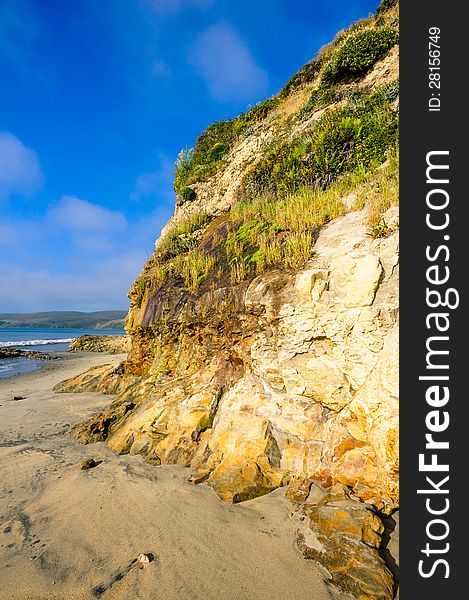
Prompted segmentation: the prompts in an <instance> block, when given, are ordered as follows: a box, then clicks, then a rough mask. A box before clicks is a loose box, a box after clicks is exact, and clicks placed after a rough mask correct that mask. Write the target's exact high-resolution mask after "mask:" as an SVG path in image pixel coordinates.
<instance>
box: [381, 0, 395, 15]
mask: <svg viewBox="0 0 469 600" xmlns="http://www.w3.org/2000/svg"><path fill="white" fill-rule="evenodd" d="M396 4H397V0H381V2H380V3H379V6H378V8H377V9H376V14H379V13H382V12H385V11H386V10H388V8H391V7H392V6H395V5H396Z"/></svg>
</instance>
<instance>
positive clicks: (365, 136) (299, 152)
mask: <svg viewBox="0 0 469 600" xmlns="http://www.w3.org/2000/svg"><path fill="white" fill-rule="evenodd" d="M389 94H390V86H385V89H384V91H383V89H380V90H378V91H377V92H376V93H375V94H373V95H372V96H371V97H367V98H364V99H362V100H355V99H354V100H353V101H349V103H348V105H347V106H345V107H344V108H336V109H335V110H331V111H329V112H326V113H325V114H324V115H323V116H322V117H321V119H319V120H318V121H317V123H315V125H314V127H313V128H312V129H311V130H310V131H309V132H308V133H307V134H304V135H303V136H302V137H301V138H299V139H295V140H293V141H291V142H284V143H282V144H280V145H276V146H273V147H272V148H271V149H270V150H269V151H267V152H266V154H265V155H264V157H263V158H262V159H261V160H260V161H259V163H258V164H257V165H255V166H254V167H253V168H252V169H251V170H250V171H248V172H247V173H246V175H245V176H244V179H243V183H244V186H245V189H246V191H247V193H248V194H249V195H259V194H263V193H266V192H271V193H274V194H279V195H280V196H282V195H285V194H288V193H289V192H292V191H295V190H297V189H298V188H300V187H301V186H304V185H310V186H319V187H322V188H325V187H327V186H328V185H330V183H331V182H332V181H334V179H336V178H337V177H338V176H339V175H340V174H341V173H344V172H347V171H353V170H355V169H357V168H359V167H370V166H371V165H372V164H373V163H375V162H382V161H383V160H385V158H386V153H387V151H388V150H389V149H390V148H392V147H394V146H395V145H396V143H397V138H398V116H397V114H396V113H395V112H394V111H392V110H391V109H390V106H389V104H390V103H389V101H388V100H387V97H388V96H389Z"/></svg>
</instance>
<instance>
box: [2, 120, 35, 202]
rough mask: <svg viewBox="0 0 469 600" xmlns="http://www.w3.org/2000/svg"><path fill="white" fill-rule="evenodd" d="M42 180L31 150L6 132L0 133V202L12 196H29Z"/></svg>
mask: <svg viewBox="0 0 469 600" xmlns="http://www.w3.org/2000/svg"><path fill="white" fill-rule="evenodd" d="M43 179H44V177H43V175H42V173H41V168H40V166H39V160H38V158H37V156H36V154H35V153H34V152H33V150H31V149H30V148H28V147H27V146H25V145H24V144H23V143H22V142H21V141H20V140H19V139H18V138H17V137H15V136H14V135H13V134H11V133H9V132H8V131H0V200H1V199H3V200H4V199H6V198H8V197H9V196H11V195H12V194H20V195H24V196H29V195H31V194H33V193H34V192H35V191H37V190H38V189H39V187H40V186H41V184H42V182H43Z"/></svg>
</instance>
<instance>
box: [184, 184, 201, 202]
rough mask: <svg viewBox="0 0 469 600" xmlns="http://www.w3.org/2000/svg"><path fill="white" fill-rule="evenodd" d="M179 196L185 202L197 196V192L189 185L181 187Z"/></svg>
mask: <svg viewBox="0 0 469 600" xmlns="http://www.w3.org/2000/svg"><path fill="white" fill-rule="evenodd" d="M181 197H182V199H183V200H184V201H185V202H190V201H191V200H194V199H195V198H196V197H197V194H196V193H195V192H194V190H193V189H192V188H190V187H183V188H182V190H181Z"/></svg>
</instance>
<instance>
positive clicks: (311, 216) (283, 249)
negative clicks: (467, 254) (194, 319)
mask: <svg viewBox="0 0 469 600" xmlns="http://www.w3.org/2000/svg"><path fill="white" fill-rule="evenodd" d="M398 162H399V161H398V155H397V152H392V153H391V154H390V157H389V158H388V160H387V161H386V162H385V163H384V164H382V165H379V166H376V165H375V166H374V168H372V169H364V168H359V169H356V171H355V172H353V173H348V174H345V175H343V176H342V177H341V178H340V179H338V180H337V181H336V182H334V183H333V184H332V185H330V186H329V187H328V188H327V189H326V190H321V189H320V188H312V187H308V186H304V187H301V188H300V189H298V190H296V191H295V192H292V193H290V194H287V195H286V196H284V197H283V198H277V197H276V196H274V195H272V194H270V195H269V194H267V195H261V196H257V197H255V198H253V199H251V200H249V199H247V200H245V201H243V202H240V203H238V204H237V205H235V206H234V207H233V208H232V210H231V212H230V213H229V214H228V216H227V221H226V223H225V225H224V233H223V234H221V236H220V237H216V236H215V239H214V240H213V243H212V244H211V245H210V244H209V245H206V246H205V247H204V248H202V247H200V246H199V247H197V246H192V247H191V248H189V249H188V250H187V251H184V252H182V253H180V254H178V255H177V256H172V257H171V258H163V257H164V256H165V255H164V254H163V255H162V254H161V253H160V255H159V256H158V257H155V258H154V260H153V261H152V266H151V267H150V269H148V271H147V272H146V273H145V274H144V275H143V276H142V277H141V278H140V279H139V280H138V281H137V283H136V287H135V291H134V294H133V299H134V301H135V303H136V304H137V306H139V305H140V303H141V301H142V298H143V296H144V294H145V292H146V290H147V288H148V287H150V288H152V289H157V288H158V287H160V286H161V285H162V284H164V283H167V282H175V281H178V280H179V281H180V282H181V283H182V284H183V285H184V286H185V287H187V289H188V290H189V291H190V292H196V291H197V290H198V289H199V288H200V287H201V286H202V285H203V284H204V283H207V282H209V281H212V282H216V281H217V280H218V281H220V280H221V278H223V277H224V278H225V280H226V279H227V278H229V280H230V281H231V282H232V283H239V282H241V281H243V280H244V279H248V278H251V277H253V276H255V275H258V274H260V273H262V272H263V271H265V270H266V269H269V268H274V267H277V268H283V269H297V268H301V267H302V266H303V265H304V264H305V263H306V262H307V261H308V260H309V259H310V258H311V257H312V256H313V248H314V244H315V242H316V239H317V236H318V233H319V231H320V228H321V227H322V226H323V225H324V224H325V223H327V222H328V221H329V220H331V219H333V218H335V217H337V216H340V215H342V214H344V213H345V212H346V209H345V208H344V202H343V200H344V198H346V197H347V196H349V197H350V195H351V194H354V196H353V197H352V202H353V207H352V208H353V209H362V208H366V209H367V211H368V225H369V227H370V232H373V231H376V232H378V234H377V235H376V236H373V237H380V236H381V235H384V234H388V233H390V230H389V229H386V228H384V229H383V227H382V226H381V225H380V222H381V217H382V214H383V213H384V212H385V211H386V210H387V209H388V208H389V207H390V206H392V205H393V204H397V203H398ZM195 222H199V223H204V225H202V228H205V226H206V223H207V221H205V217H201V218H200V220H199V221H197V217H192V218H191V219H190V220H187V221H185V222H183V223H181V224H180V225H179V227H180V228H181V229H183V230H191V231H193V229H192V227H193V223H195ZM163 251H165V250H163ZM166 256H167V255H166Z"/></svg>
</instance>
